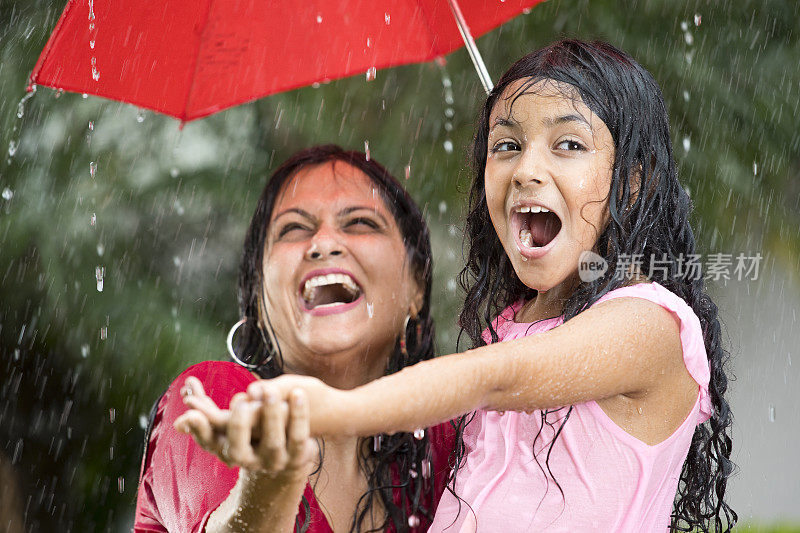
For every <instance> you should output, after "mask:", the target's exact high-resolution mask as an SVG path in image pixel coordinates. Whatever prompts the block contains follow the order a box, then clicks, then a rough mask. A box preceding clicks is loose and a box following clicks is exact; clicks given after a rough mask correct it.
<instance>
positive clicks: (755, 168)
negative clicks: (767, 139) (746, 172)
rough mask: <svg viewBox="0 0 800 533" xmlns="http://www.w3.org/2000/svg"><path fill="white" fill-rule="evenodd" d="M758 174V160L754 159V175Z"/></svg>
mask: <svg viewBox="0 0 800 533" xmlns="http://www.w3.org/2000/svg"><path fill="white" fill-rule="evenodd" d="M756 174H758V162H757V161H753V176H755V175H756Z"/></svg>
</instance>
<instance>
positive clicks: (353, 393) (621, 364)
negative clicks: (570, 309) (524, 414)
mask: <svg viewBox="0 0 800 533" xmlns="http://www.w3.org/2000/svg"><path fill="white" fill-rule="evenodd" d="M680 371H683V372H685V366H684V363H683V358H682V349H681V342H680V329H679V322H678V320H677V318H676V317H674V316H673V315H672V314H671V313H670V312H669V311H667V310H666V309H664V308H663V307H661V306H659V305H658V304H656V303H653V302H650V301H648V300H644V299H640V298H635V297H634V298H630V297H628V298H618V299H614V300H610V301H607V302H603V303H601V304H598V305H596V306H594V307H591V308H590V309H588V310H586V311H584V312H582V313H581V314H579V315H578V316H576V317H575V318H573V319H572V320H570V321H568V322H567V323H565V324H563V325H561V326H559V327H557V328H554V329H552V330H550V331H547V332H544V333H539V334H535V335H531V336H529V337H524V338H521V339H517V340H512V341H506V342H499V343H495V344H490V345H488V346H482V347H480V348H476V349H473V350H469V351H466V352H463V353H459V354H453V355H447V356H442V357H438V358H436V359H433V360H430V361H424V362H421V363H418V364H416V365H414V366H411V367H407V368H405V369H403V370H401V371H400V372H397V373H396V374H392V375H390V376H385V377H382V378H380V379H377V380H375V381H373V382H371V383H368V384H366V385H363V386H361V387H358V388H356V389H353V390H350V391H341V390H337V389H332V388H330V387H328V386H326V385H324V384H323V383H322V382H321V381H319V380H316V379H314V378H309V377H298V376H282V377H280V378H277V379H274V380H262V381H257V382H254V383H252V384H251V385H250V388H249V389H248V392H249V393H251V394H252V395H254V396H256V397H261V395H262V394H264V391H266V390H271V389H272V388H273V387H277V388H278V390H279V391H280V392H279V393H280V394H281V395H282V396H284V397H287V396H288V395H289V394H290V393H291V391H292V390H294V389H295V388H302V389H305V390H306V391H307V393H308V396H309V401H310V407H311V432H312V434H313V435H337V434H338V435H341V434H355V435H361V436H367V435H375V434H378V433H391V432H396V431H412V430H414V429H416V428H423V427H429V426H432V425H435V424H437V423H440V422H442V421H445V420H449V419H452V418H454V417H456V416H459V415H462V414H464V413H467V412H470V411H473V410H476V409H489V410H497V411H510V410H516V411H530V410H534V409H544V408H551V407H560V406H564V405H571V404H575V403H580V402H585V401H589V400H600V399H603V398H608V397H611V396H615V395H618V394H634V393H643V392H648V391H650V390H651V389H652V388H654V387H655V386H657V385H658V384H659V383H661V384H662V385H661V386H663V383H664V382H665V379H664V378H665V376H667V375H669V376H674V375H675V373H676V372H680Z"/></svg>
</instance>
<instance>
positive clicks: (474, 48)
mask: <svg viewBox="0 0 800 533" xmlns="http://www.w3.org/2000/svg"><path fill="white" fill-rule="evenodd" d="M447 1H448V3H449V4H450V10H451V11H452V12H453V17H455V19H456V24H457V25H458V31H459V32H460V33H461V38H462V39H464V44H465V45H466V47H467V52H469V58H470V59H472V64H473V65H475V70H477V71H478V78H480V80H481V84H482V85H483V89H484V90H485V91H486V94H489V93H491V92H492V88H493V87H494V83H492V77H491V76H489V71H488V70H486V64H485V63H484V62H483V57H481V53H480V51H479V50H478V45H477V44H475V39H473V38H472V34H471V33H470V31H469V26H468V25H467V21H466V19H464V14H463V13H462V12H461V8H460V7H459V5H458V0H447Z"/></svg>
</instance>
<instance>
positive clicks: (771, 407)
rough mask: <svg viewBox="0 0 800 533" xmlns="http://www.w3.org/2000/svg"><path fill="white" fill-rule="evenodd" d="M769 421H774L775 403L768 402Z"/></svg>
mask: <svg viewBox="0 0 800 533" xmlns="http://www.w3.org/2000/svg"><path fill="white" fill-rule="evenodd" d="M769 421H770V422H775V405H774V404H769Z"/></svg>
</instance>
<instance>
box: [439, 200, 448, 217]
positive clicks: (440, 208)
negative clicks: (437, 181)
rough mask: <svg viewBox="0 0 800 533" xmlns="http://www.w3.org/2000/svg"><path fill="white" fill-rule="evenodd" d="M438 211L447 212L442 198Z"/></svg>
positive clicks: (445, 203)
mask: <svg viewBox="0 0 800 533" xmlns="http://www.w3.org/2000/svg"><path fill="white" fill-rule="evenodd" d="M439 212H440V213H442V214H444V213H446V212H447V202H445V201H444V200H442V201H441V202H439Z"/></svg>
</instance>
